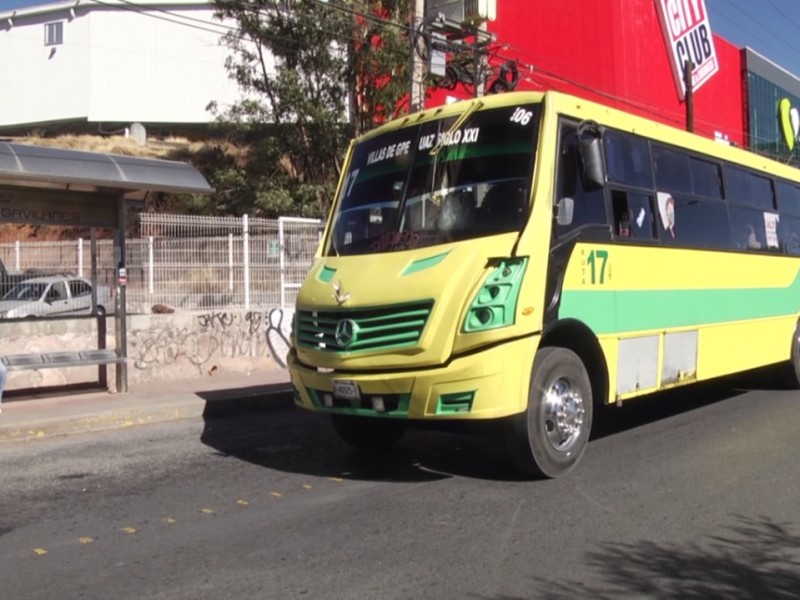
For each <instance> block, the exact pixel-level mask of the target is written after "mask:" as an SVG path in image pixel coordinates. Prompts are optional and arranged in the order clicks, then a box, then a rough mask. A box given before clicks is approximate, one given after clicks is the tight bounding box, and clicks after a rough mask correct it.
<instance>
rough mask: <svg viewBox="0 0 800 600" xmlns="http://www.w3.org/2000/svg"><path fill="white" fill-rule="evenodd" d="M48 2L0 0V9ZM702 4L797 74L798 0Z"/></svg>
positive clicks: (716, 26)
mask: <svg viewBox="0 0 800 600" xmlns="http://www.w3.org/2000/svg"><path fill="white" fill-rule="evenodd" d="M498 1H499V2H530V1H531V0H498ZM576 1H577V2H580V0H576ZM48 3H49V2H46V1H43V0H0V11H6V10H13V9H15V8H22V7H26V6H34V5H36V4H48ZM705 3H706V8H707V9H708V14H709V20H710V23H711V30H712V31H713V32H714V33H716V34H718V35H721V36H722V37H724V38H725V39H726V40H728V41H729V42H731V43H733V44H735V45H736V46H740V47H744V46H749V47H750V48H752V49H753V50H755V51H756V52H758V53H759V54H761V55H762V56H765V57H766V58H768V59H769V60H771V61H772V62H774V63H775V64H777V65H779V66H781V67H783V68H784V69H786V70H787V71H789V72H790V73H793V74H794V75H795V76H797V77H800V0H705ZM654 10H655V6H654Z"/></svg>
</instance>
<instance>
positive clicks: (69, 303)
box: [0, 275, 114, 319]
mask: <svg viewBox="0 0 800 600" xmlns="http://www.w3.org/2000/svg"><path fill="white" fill-rule="evenodd" d="M113 309H114V304H113V297H112V293H111V289H110V288H109V287H108V286H104V285H99V286H97V307H96V309H95V312H94V314H97V315H104V314H106V312H107V311H108V310H112V311H113ZM73 314H92V282H91V281H89V280H88V279H86V278H84V277H71V276H61V275H50V276H47V277H31V278H30V279H26V280H24V281H21V282H20V283H18V284H17V285H15V286H14V287H13V288H11V289H10V290H9V291H8V292H7V293H6V294H5V295H4V296H3V298H2V299H0V317H1V318H6V319H20V318H26V317H53V316H69V315H73Z"/></svg>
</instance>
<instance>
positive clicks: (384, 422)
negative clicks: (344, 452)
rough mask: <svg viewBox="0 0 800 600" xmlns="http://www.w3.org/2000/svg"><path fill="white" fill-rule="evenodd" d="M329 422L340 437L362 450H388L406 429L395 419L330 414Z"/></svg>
mask: <svg viewBox="0 0 800 600" xmlns="http://www.w3.org/2000/svg"><path fill="white" fill-rule="evenodd" d="M331 422H332V423H333V428H334V430H335V431H336V433H338V434H339V437H340V438H342V439H343V440H344V441H345V442H347V443H348V444H350V445H351V446H355V447H356V448H361V449H364V450H380V451H386V450H390V449H391V448H392V447H393V446H394V445H395V444H396V443H397V442H398V441H399V440H400V438H401V437H402V436H403V434H404V433H405V431H406V424H405V423H404V422H403V421H398V420H396V419H385V418H376V417H359V416H355V415H331Z"/></svg>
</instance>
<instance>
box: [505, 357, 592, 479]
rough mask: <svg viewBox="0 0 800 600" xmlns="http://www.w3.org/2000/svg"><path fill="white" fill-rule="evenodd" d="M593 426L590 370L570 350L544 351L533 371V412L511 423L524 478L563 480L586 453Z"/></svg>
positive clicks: (510, 445) (509, 436) (511, 441)
mask: <svg viewBox="0 0 800 600" xmlns="http://www.w3.org/2000/svg"><path fill="white" fill-rule="evenodd" d="M591 427H592V386H591V383H590V381H589V374H588V373H587V371H586V367H585V366H584V365H583V362H582V361H581V359H580V358H579V357H578V355H577V354H575V353H574V352H572V351H571V350H568V349H566V348H558V347H549V348H542V349H540V350H539V351H538V352H537V353H536V357H535V359H534V362H533V370H532V372H531V385H530V392H529V394H528V408H527V410H526V411H525V412H523V413H521V414H519V415H516V416H515V417H512V418H511V420H510V421H509V431H508V432H507V438H506V439H507V442H508V448H509V453H510V455H511V458H512V460H513V461H514V463H515V464H516V465H517V467H518V468H519V469H520V470H522V471H523V472H524V473H526V474H529V475H534V476H537V477H551V478H552V477H558V476H560V475H564V474H565V473H567V472H569V471H570V470H572V468H573V467H575V465H576V464H578V461H579V460H580V458H581V456H583V453H584V451H585V450H586V445H587V443H588V441H589V431H590V430H591Z"/></svg>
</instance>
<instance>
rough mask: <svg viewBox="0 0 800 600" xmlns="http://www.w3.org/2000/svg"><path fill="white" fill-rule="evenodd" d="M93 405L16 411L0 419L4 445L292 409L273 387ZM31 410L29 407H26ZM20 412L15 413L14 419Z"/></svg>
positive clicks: (287, 395)
mask: <svg viewBox="0 0 800 600" xmlns="http://www.w3.org/2000/svg"><path fill="white" fill-rule="evenodd" d="M98 400H99V401H98V402H97V403H92V404H90V405H76V406H70V405H67V406H65V407H62V408H60V409H59V410H58V411H53V412H57V413H59V414H47V413H42V412H38V413H36V412H34V413H27V411H26V412H18V413H17V412H16V411H15V410H14V408H16V407H14V408H10V407H9V408H10V410H9V408H5V407H4V408H5V410H4V412H3V413H2V414H0V445H2V444H6V443H14V442H30V441H34V440H42V439H51V438H54V437H63V436H66V435H76V434H82V433H95V432H98V431H107V430H112V429H122V428H128V427H136V426H139V425H147V424H153V423H163V422H167V421H175V420H181V419H193V418H203V419H218V418H222V417H226V416H231V415H235V414H242V413H248V412H260V411H270V410H279V409H284V408H289V407H292V406H294V402H293V395H292V390H291V386H290V385H289V384H283V383H282V384H273V385H262V386H253V387H252V388H247V389H239V390H216V391H212V392H203V393H202V394H198V393H191V392H189V393H183V394H177V395H172V396H170V397H168V398H164V397H161V398H158V397H155V398H150V399H142V398H137V397H135V396H134V397H129V398H124V399H120V400H119V401H117V400H114V401H113V402H114V404H115V405H113V406H109V402H108V399H107V397H102V400H101V399H98ZM25 408H27V407H25ZM15 413H16V414H15Z"/></svg>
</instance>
